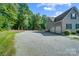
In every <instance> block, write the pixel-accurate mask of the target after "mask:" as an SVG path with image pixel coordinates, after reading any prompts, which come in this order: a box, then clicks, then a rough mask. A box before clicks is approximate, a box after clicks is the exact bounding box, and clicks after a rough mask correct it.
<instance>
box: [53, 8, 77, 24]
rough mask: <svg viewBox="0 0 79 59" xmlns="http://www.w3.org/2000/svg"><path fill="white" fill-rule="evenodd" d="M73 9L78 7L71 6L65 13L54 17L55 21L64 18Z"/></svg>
mask: <svg viewBox="0 0 79 59" xmlns="http://www.w3.org/2000/svg"><path fill="white" fill-rule="evenodd" d="M71 9H76V7H72V8H70V9H69V10H67V11H65V12H64V13H62V14H60V15H59V16H57V17H56V18H55V19H54V22H57V21H60V20H63V18H64V17H65V16H66V15H67V14H68V13H69V12H70V11H71Z"/></svg>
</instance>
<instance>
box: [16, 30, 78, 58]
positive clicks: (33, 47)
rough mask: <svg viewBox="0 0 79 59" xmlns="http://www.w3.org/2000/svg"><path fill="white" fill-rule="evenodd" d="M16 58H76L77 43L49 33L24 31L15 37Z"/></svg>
mask: <svg viewBox="0 0 79 59" xmlns="http://www.w3.org/2000/svg"><path fill="white" fill-rule="evenodd" d="M15 48H16V56H74V55H75V56H76V55H79V41H78V40H72V39H70V38H68V37H65V36H61V35H56V34H53V33H49V32H35V31H25V32H22V33H17V34H16V36H15Z"/></svg>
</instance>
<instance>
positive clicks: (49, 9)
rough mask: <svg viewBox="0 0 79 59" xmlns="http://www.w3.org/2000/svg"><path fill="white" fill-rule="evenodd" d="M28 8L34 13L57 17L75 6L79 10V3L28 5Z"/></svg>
mask: <svg viewBox="0 0 79 59" xmlns="http://www.w3.org/2000/svg"><path fill="white" fill-rule="evenodd" d="M28 6H29V8H30V10H32V12H33V13H35V14H37V13H40V15H46V16H49V17H56V16H58V15H59V14H61V13H63V12H65V11H66V10H68V9H69V8H71V7H73V6H75V7H76V8H78V10H79V3H64V4H62V3H28Z"/></svg>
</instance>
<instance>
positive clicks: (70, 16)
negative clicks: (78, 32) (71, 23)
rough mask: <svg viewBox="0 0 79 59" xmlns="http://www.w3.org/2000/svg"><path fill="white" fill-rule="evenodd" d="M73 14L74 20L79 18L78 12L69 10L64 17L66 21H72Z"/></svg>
mask: <svg viewBox="0 0 79 59" xmlns="http://www.w3.org/2000/svg"><path fill="white" fill-rule="evenodd" d="M73 14H75V17H76V19H77V18H78V17H79V12H78V10H77V9H71V11H70V12H69V13H68V14H67V15H66V16H65V17H64V18H66V19H68V20H73V19H72V15H73Z"/></svg>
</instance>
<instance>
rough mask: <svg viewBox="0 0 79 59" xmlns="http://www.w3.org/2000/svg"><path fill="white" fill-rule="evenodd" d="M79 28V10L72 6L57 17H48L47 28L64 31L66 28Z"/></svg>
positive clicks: (59, 31)
mask: <svg viewBox="0 0 79 59" xmlns="http://www.w3.org/2000/svg"><path fill="white" fill-rule="evenodd" d="M77 29H79V11H78V9H77V8H76V7H72V8H70V9H68V10H67V11H65V12H64V13H62V14H60V15H59V16H57V17H48V20H47V24H46V30H47V31H50V32H55V33H63V32H64V31H65V30H71V31H73V32H74V31H76V30H77Z"/></svg>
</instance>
